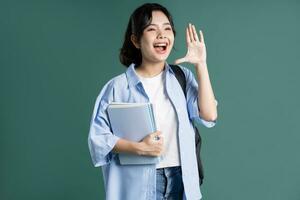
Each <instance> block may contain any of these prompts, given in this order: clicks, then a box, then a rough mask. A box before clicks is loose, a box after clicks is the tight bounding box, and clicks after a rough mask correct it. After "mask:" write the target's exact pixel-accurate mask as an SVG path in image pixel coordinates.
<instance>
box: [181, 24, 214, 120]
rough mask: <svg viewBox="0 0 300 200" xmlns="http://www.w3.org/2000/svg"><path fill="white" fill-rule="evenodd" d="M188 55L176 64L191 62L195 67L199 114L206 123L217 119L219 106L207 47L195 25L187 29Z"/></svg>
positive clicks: (190, 25)
mask: <svg viewBox="0 0 300 200" xmlns="http://www.w3.org/2000/svg"><path fill="white" fill-rule="evenodd" d="M186 43H187V54H186V56H185V57H183V58H180V59H177V60H176V61H175V64H179V63H182V62H189V63H191V64H193V65H194V66H195V69H196V74H197V80H198V107H199V110H200V112H199V114H200V116H201V118H202V119H204V120H206V121H215V120H216V119H217V115H218V114H217V104H216V100H215V96H214V92H213V89H212V86H211V82H210V78H209V73H208V69H207V63H206V47H205V43H204V37H203V33H202V31H200V39H199V37H198V34H197V32H196V28H195V26H194V25H192V24H189V25H188V27H187V28H186Z"/></svg>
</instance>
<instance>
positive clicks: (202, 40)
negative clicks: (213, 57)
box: [199, 30, 205, 43]
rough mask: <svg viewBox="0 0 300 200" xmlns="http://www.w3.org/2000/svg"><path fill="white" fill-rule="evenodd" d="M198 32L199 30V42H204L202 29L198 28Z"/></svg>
mask: <svg viewBox="0 0 300 200" xmlns="http://www.w3.org/2000/svg"><path fill="white" fill-rule="evenodd" d="M199 32H200V38H201V41H200V42H202V43H205V42H204V36H203V33H202V31H201V30H200V31H199Z"/></svg>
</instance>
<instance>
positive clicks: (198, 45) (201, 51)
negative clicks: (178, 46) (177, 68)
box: [175, 24, 206, 65]
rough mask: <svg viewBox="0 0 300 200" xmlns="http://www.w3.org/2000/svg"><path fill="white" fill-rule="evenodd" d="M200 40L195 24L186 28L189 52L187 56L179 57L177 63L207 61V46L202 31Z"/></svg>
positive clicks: (200, 62)
mask: <svg viewBox="0 0 300 200" xmlns="http://www.w3.org/2000/svg"><path fill="white" fill-rule="evenodd" d="M199 34H200V40H199V37H198V34H197V32H196V28H195V26H194V25H192V24H189V25H188V27H187V28H186V44H187V53H186V55H185V57H183V58H180V59H177V60H176V61H175V64H179V63H183V62H188V63H191V64H194V65H196V64H202V63H206V47H205V43H204V37H203V33H202V31H199Z"/></svg>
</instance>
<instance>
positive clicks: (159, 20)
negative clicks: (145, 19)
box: [151, 11, 170, 24]
mask: <svg viewBox="0 0 300 200" xmlns="http://www.w3.org/2000/svg"><path fill="white" fill-rule="evenodd" d="M164 23H170V21H169V19H168V17H167V16H166V15H165V14H164V13H163V12H162V11H152V19H151V24H164Z"/></svg>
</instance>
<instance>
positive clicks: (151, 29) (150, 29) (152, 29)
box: [147, 28, 155, 31]
mask: <svg viewBox="0 0 300 200" xmlns="http://www.w3.org/2000/svg"><path fill="white" fill-rule="evenodd" d="M147 31H155V29H154V28H148V29H147Z"/></svg>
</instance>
